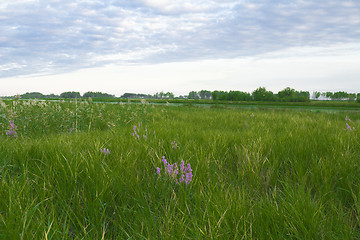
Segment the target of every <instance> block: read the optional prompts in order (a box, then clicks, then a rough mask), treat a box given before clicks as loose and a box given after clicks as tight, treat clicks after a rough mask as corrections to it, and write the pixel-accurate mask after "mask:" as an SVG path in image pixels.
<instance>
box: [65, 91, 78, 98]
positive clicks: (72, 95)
mask: <svg viewBox="0 0 360 240" xmlns="http://www.w3.org/2000/svg"><path fill="white" fill-rule="evenodd" d="M60 97H61V98H81V95H80V93H79V92H63V93H61V94H60Z"/></svg>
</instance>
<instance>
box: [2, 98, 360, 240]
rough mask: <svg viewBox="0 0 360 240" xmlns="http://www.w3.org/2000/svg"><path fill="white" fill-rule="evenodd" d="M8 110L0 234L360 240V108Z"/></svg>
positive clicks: (13, 106) (13, 104) (21, 104)
mask: <svg viewBox="0 0 360 240" xmlns="http://www.w3.org/2000/svg"><path fill="white" fill-rule="evenodd" d="M0 105H1V107H0V117H1V119H0V135H1V137H0V196H1V200H0V239H358V238H360V212H359V211H360V180H359V179H360V147H359V146H360V144H359V143H360V141H359V131H360V124H359V123H360V113H359V112H351V113H348V116H349V118H350V119H351V122H348V123H349V124H350V125H351V126H352V127H355V130H351V131H350V130H347V129H346V121H345V117H346V114H347V113H346V112H343V113H332V114H330V113H314V112H307V111H295V110H270V109H268V110H260V109H258V110H242V109H227V108H197V107H170V106H156V107H155V106H152V105H147V104H142V105H127V104H124V105H120V104H95V103H91V102H88V101H84V100H82V101H73V102H58V103H49V102H38V101H30V102H26V101H9V102H5V103H4V102H1V103H0ZM9 120H12V121H13V122H14V123H15V125H16V126H17V130H16V131H17V133H18V137H17V138H14V137H9V136H7V135H6V131H7V130H8V128H9V122H8V121H9ZM134 125H135V126H136V129H137V132H138V133H139V138H137V137H136V136H133V132H134V130H133V126H134ZM143 135H146V138H145V137H143ZM173 141H175V142H176V143H177V145H178V147H177V148H173V146H172V144H171V142H173ZM103 148H106V149H109V150H110V154H104V153H102V149H103ZM162 156H166V158H167V159H168V160H169V162H171V163H174V162H178V163H179V162H180V161H181V160H182V159H183V160H184V161H185V162H186V163H190V164H191V167H192V169H193V174H194V176H193V180H192V182H190V184H188V185H186V184H176V183H175V182H174V181H172V180H171V179H170V178H167V177H166V176H164V175H162V176H161V177H159V176H158V175H157V174H156V167H161V166H162V162H161V157H162Z"/></svg>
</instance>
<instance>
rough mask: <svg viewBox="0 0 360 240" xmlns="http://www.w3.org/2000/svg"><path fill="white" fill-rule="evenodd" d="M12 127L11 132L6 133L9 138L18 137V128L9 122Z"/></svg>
mask: <svg viewBox="0 0 360 240" xmlns="http://www.w3.org/2000/svg"><path fill="white" fill-rule="evenodd" d="M9 124H10V127H9V130H8V131H7V132H6V135H7V136H9V137H17V132H16V131H15V130H16V129H17V127H16V126H15V123H13V122H11V120H10V121H9Z"/></svg>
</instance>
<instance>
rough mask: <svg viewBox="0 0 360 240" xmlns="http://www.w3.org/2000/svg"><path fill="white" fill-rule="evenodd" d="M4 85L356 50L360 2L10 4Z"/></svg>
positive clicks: (2, 53)
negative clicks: (104, 71) (311, 50)
mask: <svg viewBox="0 0 360 240" xmlns="http://www.w3.org/2000/svg"><path fill="white" fill-rule="evenodd" d="M0 32H1V35H0V78H8V77H15V76H21V75H27V74H40V75H48V74H60V73H65V72H71V71H73V70H79V69H83V68H94V67H101V66H107V65H109V64H111V65H133V64H155V63H169V62H187V61H198V60H214V59H235V58H241V57H251V56H252V57H254V56H255V57H256V56H259V55H261V56H267V55H269V54H270V55H271V54H272V53H273V52H279V51H280V52H281V51H282V50H284V49H291V48H296V47H315V48H316V47H326V46H338V45H342V44H345V45H346V44H351V46H354V51H357V52H359V49H360V48H359V44H356V43H360V1H358V0H316V1H315V0H311V1H310V0H276V1H275V0H253V1H250V0H236V1H235V0H176V1H175V0H132V1H124V0H117V1H115V0H98V1H96V0H2V1H1V2H0Z"/></svg>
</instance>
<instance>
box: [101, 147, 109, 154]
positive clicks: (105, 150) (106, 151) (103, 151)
mask: <svg viewBox="0 0 360 240" xmlns="http://www.w3.org/2000/svg"><path fill="white" fill-rule="evenodd" d="M101 152H102V153H103V154H105V155H108V154H110V150H109V149H106V148H104V149H103V150H102V151H101Z"/></svg>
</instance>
